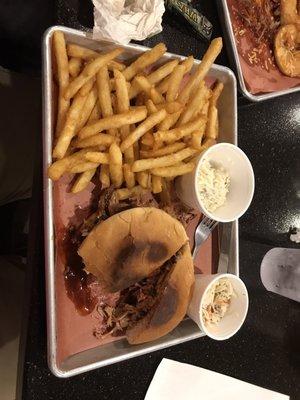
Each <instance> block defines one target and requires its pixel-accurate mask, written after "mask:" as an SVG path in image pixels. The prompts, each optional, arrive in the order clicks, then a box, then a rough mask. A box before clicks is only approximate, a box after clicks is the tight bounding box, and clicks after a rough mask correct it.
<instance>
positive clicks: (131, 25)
mask: <svg viewBox="0 0 300 400" xmlns="http://www.w3.org/2000/svg"><path fill="white" fill-rule="evenodd" d="M93 3H94V7H95V8H94V30H93V37H94V38H95V39H102V40H103V39H104V40H109V41H112V42H115V43H120V44H127V43H129V42H130V40H131V39H135V40H143V39H146V38H147V37H149V36H153V35H155V34H156V33H159V32H161V31H162V26H161V21H162V15H163V13H164V11H165V6H164V1H163V0H114V1H112V0H93Z"/></svg>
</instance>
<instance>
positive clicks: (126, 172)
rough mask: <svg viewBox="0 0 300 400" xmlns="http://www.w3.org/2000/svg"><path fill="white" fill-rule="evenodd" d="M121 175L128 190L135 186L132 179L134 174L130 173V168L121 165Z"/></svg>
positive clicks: (126, 165)
mask: <svg viewBox="0 0 300 400" xmlns="http://www.w3.org/2000/svg"><path fill="white" fill-rule="evenodd" d="M123 174H124V180H125V182H126V186H127V187H128V189H131V188H133V187H134V186H135V178H134V173H133V172H132V171H131V167H130V165H129V164H124V165H123Z"/></svg>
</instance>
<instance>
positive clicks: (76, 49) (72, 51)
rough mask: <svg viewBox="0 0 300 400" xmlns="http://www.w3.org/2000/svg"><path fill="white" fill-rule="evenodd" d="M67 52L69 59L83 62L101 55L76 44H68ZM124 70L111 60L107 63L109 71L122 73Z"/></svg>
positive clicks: (123, 66) (122, 66)
mask: <svg viewBox="0 0 300 400" xmlns="http://www.w3.org/2000/svg"><path fill="white" fill-rule="evenodd" d="M67 51H68V55H69V56H70V57H77V58H81V59H83V60H92V59H95V58H97V57H99V56H101V55H102V54H103V53H98V52H97V51H94V50H91V49H87V48H85V47H82V46H78V45H77V44H68V45H67ZM125 68H126V66H125V65H124V64H122V63H120V62H119V61H116V60H111V61H109V62H108V69H110V70H112V69H118V70H119V71H123V70H124V69H125Z"/></svg>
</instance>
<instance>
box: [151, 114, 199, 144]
mask: <svg viewBox="0 0 300 400" xmlns="http://www.w3.org/2000/svg"><path fill="white" fill-rule="evenodd" d="M205 124H206V117H205V116H203V115H200V116H199V117H197V118H195V119H194V120H193V121H190V122H188V123H186V124H184V125H182V126H181V127H179V128H174V129H171V130H169V131H158V132H156V133H155V134H154V139H155V140H162V141H164V142H165V143H173V142H176V141H177V140H180V139H181V138H183V137H185V136H188V135H190V134H191V133H192V132H194V131H196V130H199V129H200V130H201V129H204V128H205Z"/></svg>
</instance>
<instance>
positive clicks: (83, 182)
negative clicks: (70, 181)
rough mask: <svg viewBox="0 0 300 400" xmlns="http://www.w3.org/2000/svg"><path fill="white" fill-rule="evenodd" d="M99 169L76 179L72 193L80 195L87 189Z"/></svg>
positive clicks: (82, 174) (86, 172) (91, 170)
mask: <svg viewBox="0 0 300 400" xmlns="http://www.w3.org/2000/svg"><path fill="white" fill-rule="evenodd" d="M96 170H97V168H94V169H90V170H89V171H85V172H82V173H81V174H80V175H79V177H78V178H77V179H76V181H75V183H74V185H73V186H72V189H71V192H72V193H79V192H81V191H82V190H83V189H85V188H86V187H87V185H88V184H89V183H90V181H91V179H92V178H93V176H94V175H95V173H96Z"/></svg>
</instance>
